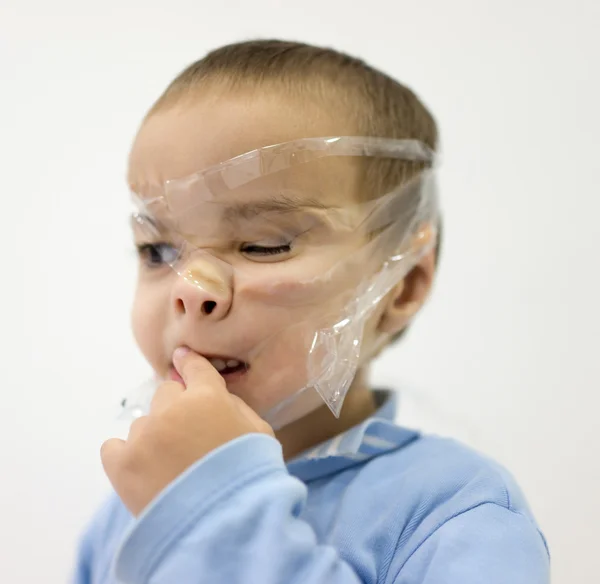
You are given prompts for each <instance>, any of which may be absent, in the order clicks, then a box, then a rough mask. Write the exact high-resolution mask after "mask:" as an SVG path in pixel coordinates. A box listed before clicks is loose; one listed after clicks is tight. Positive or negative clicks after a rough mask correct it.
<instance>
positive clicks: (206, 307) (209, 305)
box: [202, 300, 217, 314]
mask: <svg viewBox="0 0 600 584" xmlns="http://www.w3.org/2000/svg"><path fill="white" fill-rule="evenodd" d="M216 307H217V303H216V302H213V301H212V300H207V301H206V302H203V303H202V314H210V313H211V312H212V311H213V310H214V309H215V308H216Z"/></svg>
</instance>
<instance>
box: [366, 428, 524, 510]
mask: <svg viewBox="0 0 600 584" xmlns="http://www.w3.org/2000/svg"><path fill="white" fill-rule="evenodd" d="M362 472H364V473H367V474H373V475H377V476H378V477H379V480H380V481H382V483H383V487H384V488H390V489H392V490H396V489H401V492H402V493H404V494H405V495H407V494H408V495H410V496H412V497H415V498H417V499H422V500H423V501H424V502H425V501H427V502H428V506H429V507H431V508H438V507H447V506H448V507H456V509H467V508H469V507H471V506H473V505H478V504H481V503H493V504H496V505H499V506H500V507H504V508H505V509H508V510H511V511H515V512H519V513H523V514H524V515H527V516H531V518H532V519H533V517H532V515H531V511H530V509H529V506H528V504H527V501H526V499H525V497H524V495H523V493H522V491H521V489H520V488H519V486H518V484H517V482H516V481H515V479H514V477H513V476H512V475H511V474H510V473H509V472H508V471H507V470H506V469H505V468H504V467H503V466H502V465H500V464H499V463H497V462H495V461H494V460H492V459H490V458H488V457H486V456H484V455H482V454H480V453H479V452H477V451H476V450H473V449H472V448H470V447H468V446H466V445H464V444H461V443H460V442H458V441H456V440H452V439H448V438H442V437H438V436H420V437H419V438H418V439H416V440H414V441H412V442H411V443H409V444H408V445H406V446H405V447H403V448H399V449H397V450H392V451H390V452H387V453H385V454H382V455H381V456H379V457H377V458H375V459H373V460H371V461H369V463H368V464H366V465H365V467H364V469H362ZM449 498H451V499H452V505H451V506H449V505H447V503H449ZM448 510H449V511H450V509H448Z"/></svg>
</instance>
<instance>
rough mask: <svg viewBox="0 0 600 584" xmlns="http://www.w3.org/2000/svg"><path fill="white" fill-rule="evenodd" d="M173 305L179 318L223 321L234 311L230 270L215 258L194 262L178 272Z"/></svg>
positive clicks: (191, 261)
mask: <svg viewBox="0 0 600 584" xmlns="http://www.w3.org/2000/svg"><path fill="white" fill-rule="evenodd" d="M179 275H180V277H179V278H177V281H176V282H175V284H174V286H173V302H174V306H175V311H176V312H177V314H179V315H188V316H191V317H195V318H204V319H210V320H215V321H216V320H221V319H223V318H225V316H227V314H228V313H229V311H230V309H231V302H232V297H233V290H232V280H233V278H232V274H231V266H229V264H224V262H221V260H218V259H217V258H213V257H200V258H192V259H191V260H190V261H189V262H188V263H187V264H186V265H185V266H183V268H182V270H181V271H180V272H179Z"/></svg>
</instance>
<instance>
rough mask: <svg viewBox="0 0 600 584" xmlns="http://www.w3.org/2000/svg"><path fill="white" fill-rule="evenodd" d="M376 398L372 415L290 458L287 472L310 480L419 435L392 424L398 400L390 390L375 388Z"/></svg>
mask: <svg viewBox="0 0 600 584" xmlns="http://www.w3.org/2000/svg"><path fill="white" fill-rule="evenodd" d="M376 398H377V399H378V400H379V401H380V403H381V404H382V405H381V407H380V408H379V409H378V410H377V411H376V412H375V414H374V415H373V416H372V417H370V418H368V419H367V420H365V421H364V422H362V423H361V424H359V425H358V426H354V427H353V428H350V430H347V431H346V432H343V433H342V434H338V435H337V436H335V437H333V438H332V439H330V440H327V442H323V443H322V444H319V445H318V446H316V447H314V448H311V449H310V450H307V451H306V452H304V453H303V454H301V455H300V456H298V457H296V458H293V459H292V460H290V461H289V462H288V464H287V468H288V471H289V473H290V474H292V475H294V476H296V477H297V478H299V479H300V480H302V481H304V482H308V481H313V480H316V479H320V478H322V477H324V476H326V475H329V474H334V473H338V472H340V471H341V470H344V469H345V468H348V467H350V466H354V465H356V464H362V463H364V462H366V461H367V460H370V459H371V458H375V457H377V456H380V455H381V454H384V453H386V452H390V451H391V450H397V449H398V448H402V447H403V446H406V445H407V444H409V443H410V442H412V441H413V440H416V439H417V438H418V437H419V433H418V432H415V431H413V430H408V429H406V428H402V427H400V426H397V425H396V424H394V417H395V414H396V407H397V403H398V398H397V395H396V394H395V393H394V392H381V391H380V392H376Z"/></svg>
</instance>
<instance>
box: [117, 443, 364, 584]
mask: <svg viewBox="0 0 600 584" xmlns="http://www.w3.org/2000/svg"><path fill="white" fill-rule="evenodd" d="M305 500H306V487H305V485H304V484H303V483H302V482H300V481H299V480H297V479H295V478H294V477H292V476H291V475H290V474H289V473H288V472H287V469H286V467H285V464H284V461H283V457H282V454H281V446H280V444H279V443H278V442H277V441H276V440H275V439H273V438H270V437H269V436H266V435H261V434H251V435H248V436H244V437H242V438H238V439H237V440H234V441H232V442H230V443H228V444H225V445H224V446H222V447H220V448H219V449H217V450H215V451H213V452H212V453H210V454H209V455H208V456H206V457H205V458H203V459H202V460H200V461H199V462H198V463H196V464H195V465H193V466H192V467H190V468H189V469H188V470H187V471H186V472H185V473H183V474H182V475H181V476H180V477H178V478H177V479H176V480H175V481H174V482H173V483H171V485H169V486H168V487H167V488H166V489H165V490H164V491H163V492H162V493H161V494H160V495H159V496H158V497H157V498H156V499H155V500H154V501H153V502H152V503H151V504H150V505H149V506H148V507H147V508H146V509H145V510H144V512H143V513H142V515H140V517H139V518H138V520H137V521H136V523H135V524H134V525H133V526H132V528H131V529H130V531H129V532H128V534H127V535H126V537H125V539H124V540H123V543H122V545H121V547H120V549H119V551H118V552H117V555H116V557H115V564H114V571H115V576H116V579H117V580H118V581H119V582H123V583H126V584H173V583H174V582H178V583H181V584H188V583H190V584H192V583H197V582H201V581H202V582H205V581H206V582H208V581H210V582H227V584H249V583H252V582H257V583H258V582H260V583H261V584H295V583H302V584H308V583H310V584H325V583H326V584H342V583H343V584H361V580H360V579H359V577H358V576H357V574H356V572H355V571H354V570H353V568H352V567H351V565H350V564H349V563H347V562H345V561H344V560H342V559H341V558H340V556H339V555H338V553H337V552H336V550H335V549H334V548H332V547H329V546H324V545H319V544H318V543H317V539H316V536H315V533H314V532H313V530H312V528H311V526H310V525H309V524H308V523H307V522H305V521H303V520H302V519H301V518H300V513H301V510H302V508H303V506H304V503H305Z"/></svg>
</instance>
